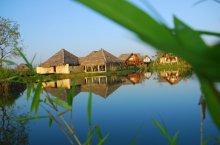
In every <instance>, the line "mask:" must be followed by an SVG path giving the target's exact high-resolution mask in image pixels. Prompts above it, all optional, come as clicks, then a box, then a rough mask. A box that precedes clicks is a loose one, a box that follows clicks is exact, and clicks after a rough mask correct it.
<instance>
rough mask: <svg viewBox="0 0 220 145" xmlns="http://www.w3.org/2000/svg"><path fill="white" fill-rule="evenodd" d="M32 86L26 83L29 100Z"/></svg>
mask: <svg viewBox="0 0 220 145" xmlns="http://www.w3.org/2000/svg"><path fill="white" fill-rule="evenodd" d="M31 90H32V86H31V85H30V84H28V85H27V100H29V98H30V96H31Z"/></svg>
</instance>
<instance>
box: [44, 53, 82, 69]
mask: <svg viewBox="0 0 220 145" xmlns="http://www.w3.org/2000/svg"><path fill="white" fill-rule="evenodd" d="M65 64H69V65H70V66H74V65H79V61H78V57H77V56H75V55H73V54H72V53H70V52H68V51H67V50H65V49H61V50H60V51H59V52H57V53H56V54H54V55H53V56H52V57H50V58H49V59H48V60H47V61H45V62H44V63H42V64H40V67H51V66H59V65H65Z"/></svg>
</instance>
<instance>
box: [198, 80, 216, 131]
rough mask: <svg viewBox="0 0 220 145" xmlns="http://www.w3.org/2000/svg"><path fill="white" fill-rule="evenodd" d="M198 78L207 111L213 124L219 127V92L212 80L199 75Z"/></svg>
mask: <svg viewBox="0 0 220 145" xmlns="http://www.w3.org/2000/svg"><path fill="white" fill-rule="evenodd" d="M199 80H200V84H201V90H202V92H203V94H204V96H205V101H206V103H207V107H208V110H209V113H210V115H211V117H212V119H213V121H214V122H215V124H216V125H217V126H218V128H219V129H220V117H219V116H220V111H219V110H220V94H219V92H218V91H217V89H216V88H215V85H214V83H213V82H212V81H210V80H207V79H205V78H202V77H199Z"/></svg>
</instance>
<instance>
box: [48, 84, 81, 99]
mask: <svg viewBox="0 0 220 145" xmlns="http://www.w3.org/2000/svg"><path fill="white" fill-rule="evenodd" d="M44 90H45V91H46V92H47V93H50V94H51V95H52V96H54V97H57V98H59V99H62V100H64V101H66V100H67V95H68V94H69V93H70V89H64V88H52V87H46V88H44ZM79 93H80V86H78V85H77V86H76V87H75V93H74V96H77V95H78V94H79Z"/></svg>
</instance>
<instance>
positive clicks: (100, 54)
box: [80, 49, 122, 73]
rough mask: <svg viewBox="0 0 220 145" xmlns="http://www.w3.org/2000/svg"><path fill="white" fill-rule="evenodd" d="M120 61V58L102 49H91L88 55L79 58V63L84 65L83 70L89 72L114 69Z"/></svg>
mask: <svg viewBox="0 0 220 145" xmlns="http://www.w3.org/2000/svg"><path fill="white" fill-rule="evenodd" d="M121 63H122V61H121V60H120V59H118V58H117V57H116V56H114V55H112V54H111V53H109V52H107V51H105V50H104V49H101V50H99V51H93V52H91V53H90V54H89V55H88V56H86V57H84V58H81V59H80V65H81V66H84V71H85V72H89V73H91V72H107V71H116V70H117V66H119V65H120V64H121Z"/></svg>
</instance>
